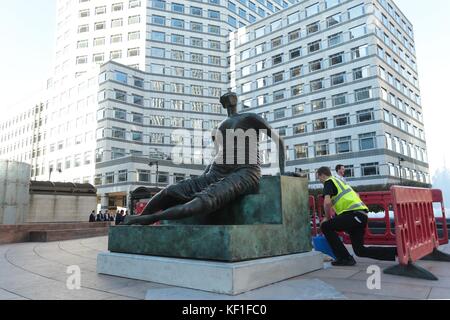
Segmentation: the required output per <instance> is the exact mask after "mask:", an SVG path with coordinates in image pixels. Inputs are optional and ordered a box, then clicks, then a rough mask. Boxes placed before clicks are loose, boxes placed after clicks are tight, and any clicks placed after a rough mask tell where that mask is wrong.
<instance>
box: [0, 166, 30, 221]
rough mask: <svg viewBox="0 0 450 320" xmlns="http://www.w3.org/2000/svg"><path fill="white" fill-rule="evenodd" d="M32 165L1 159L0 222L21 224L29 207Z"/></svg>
mask: <svg viewBox="0 0 450 320" xmlns="http://www.w3.org/2000/svg"><path fill="white" fill-rule="evenodd" d="M30 174H31V166H30V165H28V164H26V163H20V162H15V161H9V160H0V224H9V225H13V224H20V223H23V222H24V221H25V216H26V213H27V212H28V208H29V206H28V205H29V200H30V195H29V192H28V190H29V187H30Z"/></svg>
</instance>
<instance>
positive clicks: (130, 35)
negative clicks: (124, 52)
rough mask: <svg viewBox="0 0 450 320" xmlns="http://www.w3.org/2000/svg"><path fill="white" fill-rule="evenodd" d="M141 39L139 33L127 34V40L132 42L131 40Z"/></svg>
mask: <svg viewBox="0 0 450 320" xmlns="http://www.w3.org/2000/svg"><path fill="white" fill-rule="evenodd" d="M140 37H141V33H140V32H139V31H135V32H129V33H128V40H129V41H132V40H139V39H140Z"/></svg>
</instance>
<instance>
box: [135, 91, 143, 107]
mask: <svg viewBox="0 0 450 320" xmlns="http://www.w3.org/2000/svg"><path fill="white" fill-rule="evenodd" d="M133 103H134V104H137V105H139V106H143V105H144V97H143V96H138V95H136V94H133Z"/></svg>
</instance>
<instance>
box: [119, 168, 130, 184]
mask: <svg viewBox="0 0 450 320" xmlns="http://www.w3.org/2000/svg"><path fill="white" fill-rule="evenodd" d="M118 181H119V182H126V181H128V171H127V170H119V175H118Z"/></svg>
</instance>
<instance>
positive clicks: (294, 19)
mask: <svg viewBox="0 0 450 320" xmlns="http://www.w3.org/2000/svg"><path fill="white" fill-rule="evenodd" d="M311 8H314V9H313V11H311ZM318 8H319V4H315V5H312V6H311V7H307V8H306V11H305V12H295V13H292V14H290V15H289V16H288V17H287V19H277V20H275V21H272V22H270V23H269V24H268V25H264V26H261V27H259V28H257V29H255V31H252V32H248V33H246V34H244V35H242V36H241V37H240V38H239V39H238V40H239V43H238V44H240V45H242V44H245V43H247V42H248V41H250V40H254V39H258V38H260V37H263V36H264V35H267V34H272V33H273V32H275V31H278V30H280V29H282V28H285V27H288V26H290V25H292V24H295V23H299V21H301V20H302V19H304V18H306V17H310V16H312V15H315V14H317V13H318V12H319V9H318ZM364 13H365V9H364V4H360V5H358V6H355V7H352V8H350V9H348V11H347V12H346V13H336V14H334V15H332V16H330V17H328V18H327V19H326V20H325V21H323V22H322V21H315V22H314V23H311V24H308V25H307V27H306V29H305V31H304V32H303V33H302V37H305V36H307V35H310V34H314V33H317V32H319V31H320V30H321V29H322V30H324V29H326V28H330V27H332V26H334V25H337V24H339V23H341V22H343V21H344V20H345V19H347V20H351V19H355V18H357V17H359V16H362V15H364ZM305 15H306V17H305Z"/></svg>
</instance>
